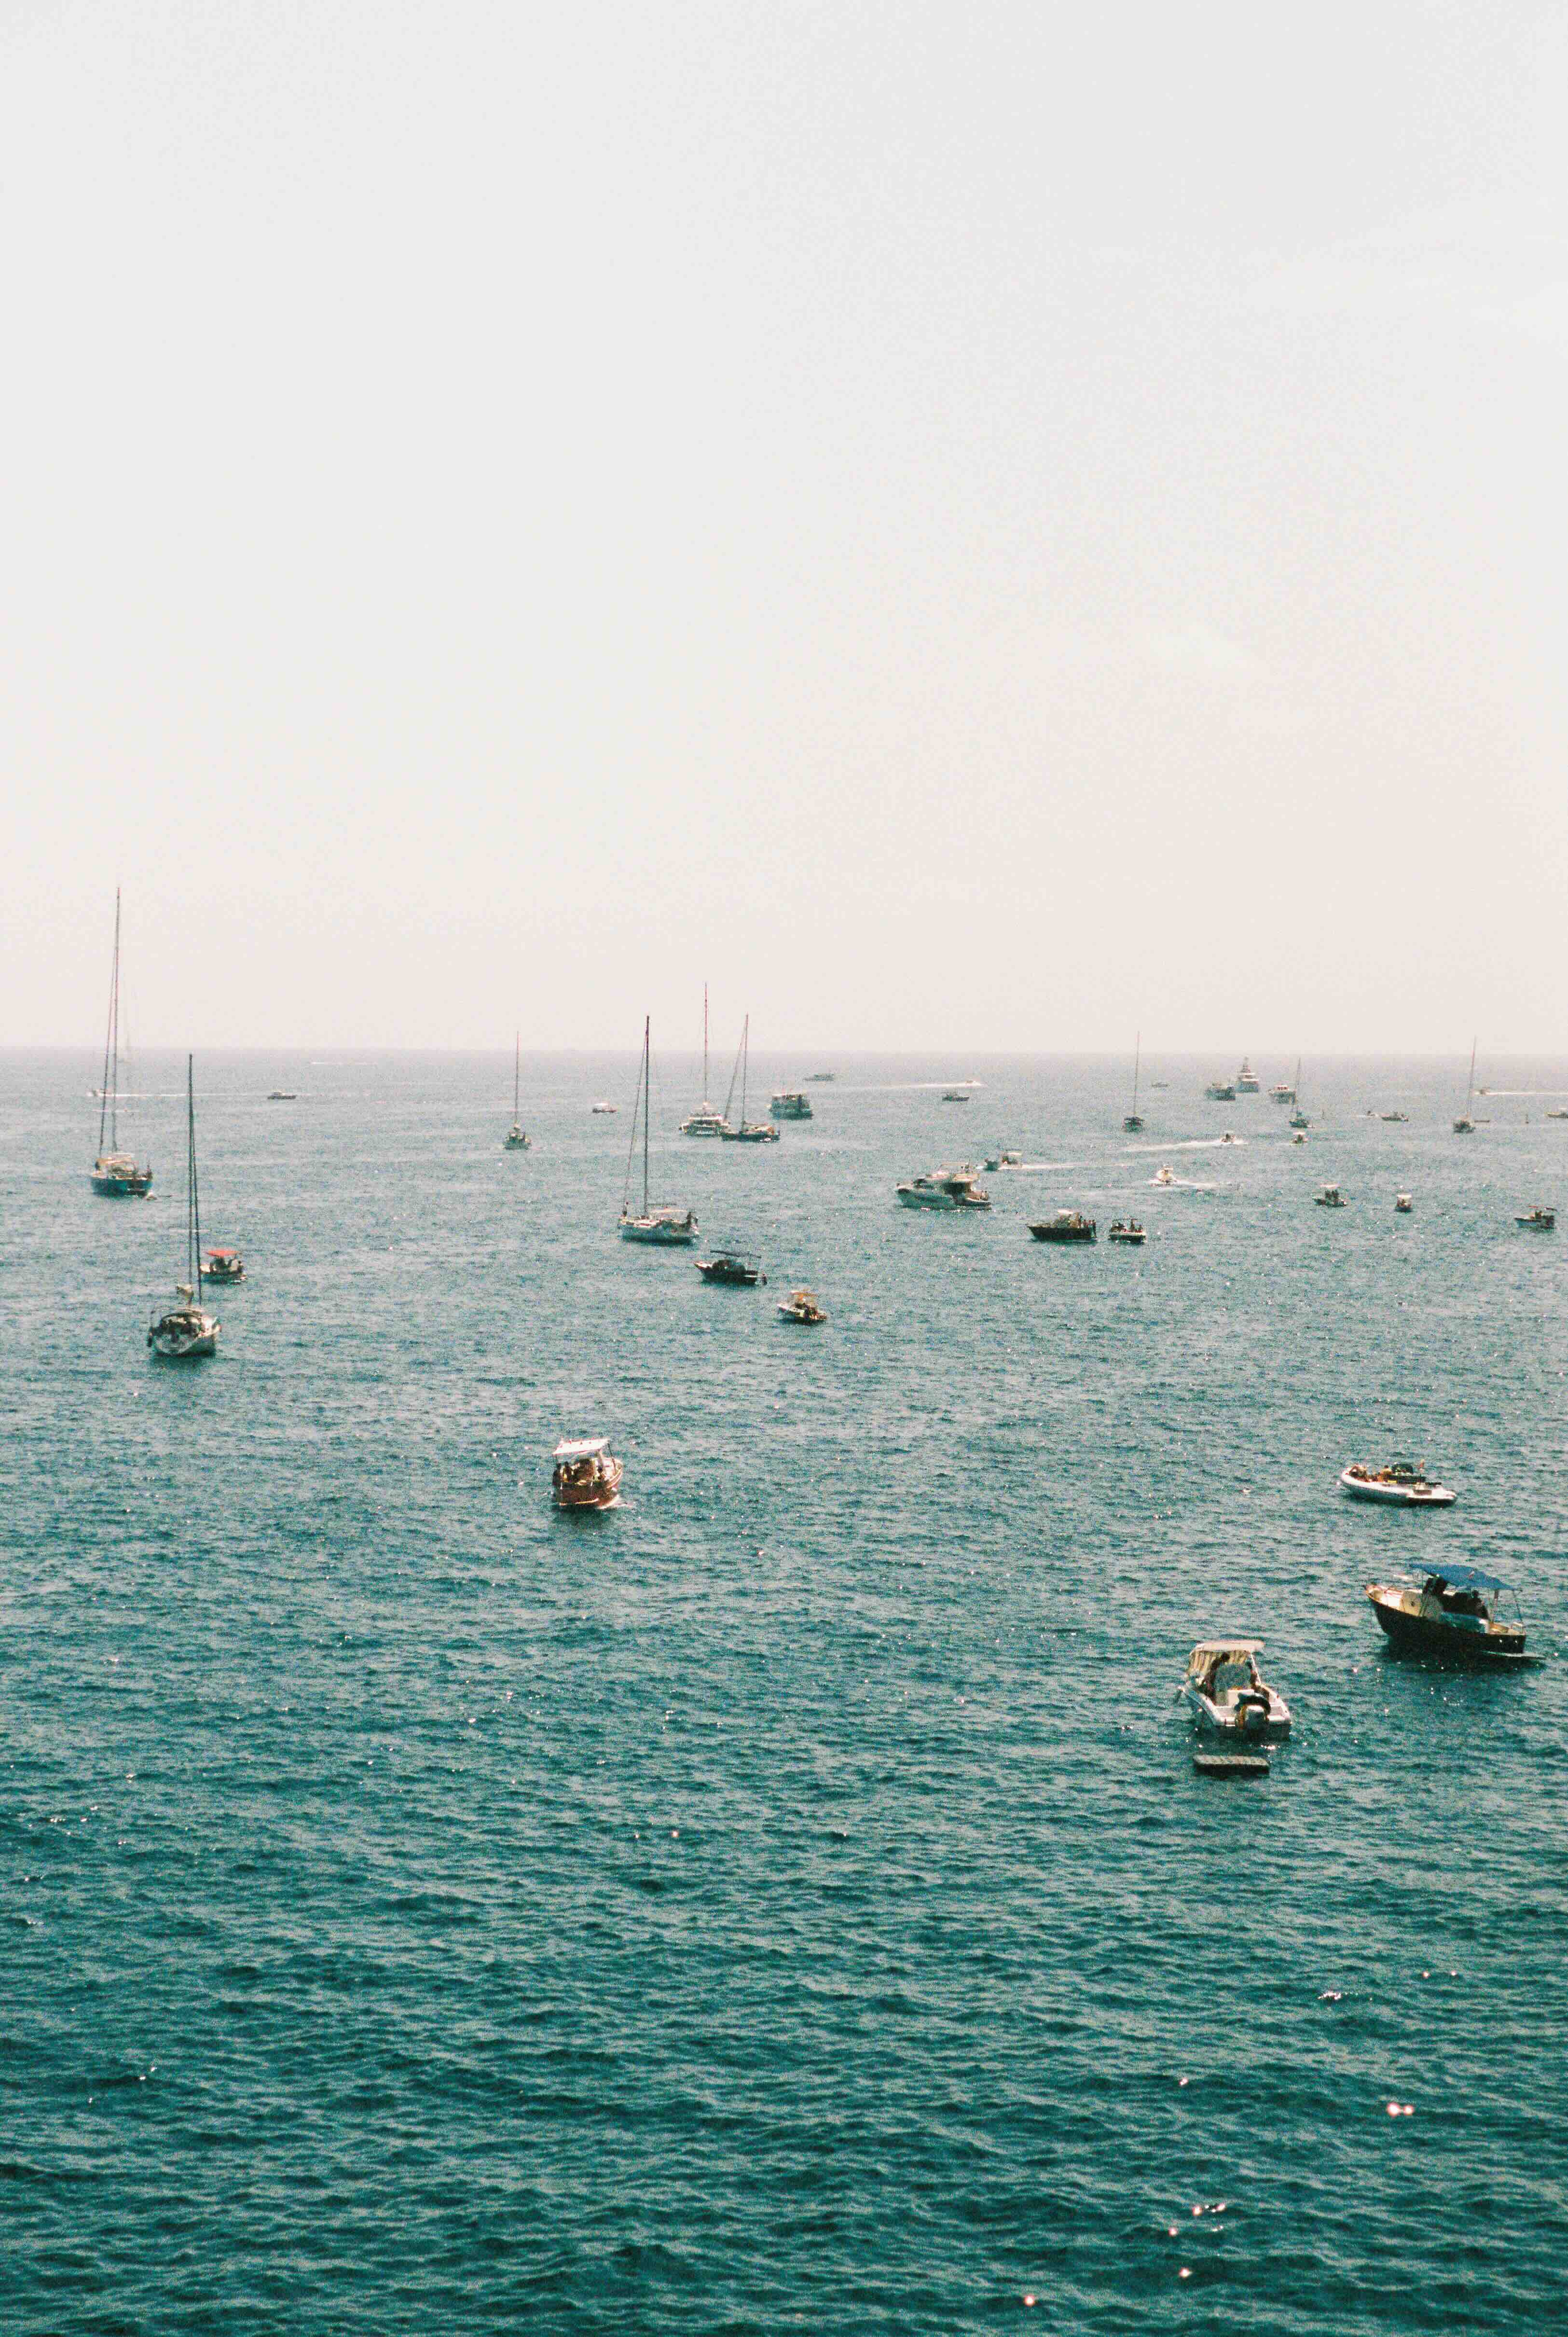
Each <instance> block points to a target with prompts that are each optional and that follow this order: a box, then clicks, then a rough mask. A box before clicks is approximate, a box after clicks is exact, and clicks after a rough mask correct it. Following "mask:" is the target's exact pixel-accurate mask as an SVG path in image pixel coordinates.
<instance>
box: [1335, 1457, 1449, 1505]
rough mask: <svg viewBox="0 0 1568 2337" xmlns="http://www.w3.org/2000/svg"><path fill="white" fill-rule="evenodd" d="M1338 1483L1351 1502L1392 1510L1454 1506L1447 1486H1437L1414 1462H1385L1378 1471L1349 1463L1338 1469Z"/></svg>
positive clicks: (1366, 1462)
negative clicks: (1383, 1505) (1377, 1504)
mask: <svg viewBox="0 0 1568 2337" xmlns="http://www.w3.org/2000/svg"><path fill="white" fill-rule="evenodd" d="M1339 1482H1340V1484H1341V1485H1342V1486H1343V1488H1344V1490H1345V1491H1346V1492H1347V1493H1349V1496H1350V1498H1351V1500H1352V1501H1382V1502H1384V1503H1386V1504H1388V1505H1389V1506H1391V1507H1393V1508H1395V1509H1402V1510H1446V1509H1451V1508H1452V1507H1453V1503H1454V1496H1453V1494H1452V1493H1451V1492H1450V1491H1448V1488H1447V1486H1446V1485H1439V1484H1437V1482H1436V1481H1435V1480H1434V1479H1432V1478H1431V1477H1428V1476H1427V1472H1426V1471H1425V1469H1421V1468H1417V1465H1416V1463H1415V1462H1414V1461H1388V1462H1384V1463H1383V1465H1382V1466H1381V1467H1380V1468H1375V1467H1374V1466H1373V1465H1372V1463H1371V1462H1368V1461H1352V1462H1351V1463H1350V1465H1349V1468H1348V1469H1341V1470H1340V1472H1339Z"/></svg>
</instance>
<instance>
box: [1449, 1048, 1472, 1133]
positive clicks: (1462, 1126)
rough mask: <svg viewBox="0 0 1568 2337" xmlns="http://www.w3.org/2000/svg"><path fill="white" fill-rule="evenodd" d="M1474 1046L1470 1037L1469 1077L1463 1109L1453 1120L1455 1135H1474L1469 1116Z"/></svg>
mask: <svg viewBox="0 0 1568 2337" xmlns="http://www.w3.org/2000/svg"><path fill="white" fill-rule="evenodd" d="M1475 1046H1476V1041H1475V1040H1474V1039H1472V1040H1471V1041H1470V1078H1469V1082H1468V1084H1467V1085H1466V1090H1465V1109H1464V1110H1463V1111H1462V1112H1461V1113H1460V1115H1459V1117H1458V1119H1457V1120H1456V1121H1455V1122H1454V1133H1455V1135H1456V1136H1474V1135H1475V1121H1474V1120H1472V1119H1471V1117H1470V1106H1471V1104H1472V1103H1473V1102H1474V1101H1475Z"/></svg>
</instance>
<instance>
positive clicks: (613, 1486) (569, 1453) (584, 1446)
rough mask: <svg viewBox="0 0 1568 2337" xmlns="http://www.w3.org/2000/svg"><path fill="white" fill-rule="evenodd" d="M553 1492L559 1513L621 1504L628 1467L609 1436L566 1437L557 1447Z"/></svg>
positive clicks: (601, 1508) (553, 1455) (553, 1471)
mask: <svg viewBox="0 0 1568 2337" xmlns="http://www.w3.org/2000/svg"><path fill="white" fill-rule="evenodd" d="M551 1458H552V1460H553V1461H554V1462H555V1467H554V1469H553V1470H552V1472H551V1473H550V1493H551V1495H552V1497H553V1499H554V1501H555V1506H556V1508H557V1509H558V1510H613V1509H616V1508H618V1505H619V1502H620V1481H621V1478H622V1476H623V1475H624V1474H625V1465H624V1463H623V1462H620V1461H618V1460H617V1458H616V1456H615V1454H614V1453H613V1452H611V1451H610V1449H609V1437H608V1436H563V1437H562V1438H561V1440H560V1443H559V1444H558V1445H557V1446H556V1448H555V1451H554V1452H553V1454H552V1455H551Z"/></svg>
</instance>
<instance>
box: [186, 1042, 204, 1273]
mask: <svg viewBox="0 0 1568 2337" xmlns="http://www.w3.org/2000/svg"><path fill="white" fill-rule="evenodd" d="M185 1112H186V1139H185V1140H186V1147H187V1151H186V1169H187V1179H188V1188H187V1197H186V1210H185V1217H186V1233H187V1237H188V1238H189V1240H190V1287H191V1290H192V1292H193V1293H194V1295H195V1299H196V1304H197V1305H198V1306H200V1304H201V1197H200V1188H199V1186H198V1184H197V1181H196V1058H195V1056H194V1055H187V1056H186V1058H185Z"/></svg>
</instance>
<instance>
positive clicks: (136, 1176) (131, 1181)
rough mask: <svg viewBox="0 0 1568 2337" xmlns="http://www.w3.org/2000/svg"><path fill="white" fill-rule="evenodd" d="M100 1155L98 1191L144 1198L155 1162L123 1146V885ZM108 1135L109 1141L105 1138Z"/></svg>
mask: <svg viewBox="0 0 1568 2337" xmlns="http://www.w3.org/2000/svg"><path fill="white" fill-rule="evenodd" d="M98 1094H99V1104H98V1158H97V1159H96V1160H95V1161H94V1162H93V1168H92V1181H93V1191H94V1192H95V1193H103V1194H106V1195H107V1196H108V1197H109V1198H110V1199H111V1200H115V1201H123V1200H138V1201H139V1200H141V1198H143V1197H144V1195H145V1194H146V1193H147V1192H148V1190H149V1189H150V1188H151V1183H152V1164H151V1161H149V1163H148V1165H147V1167H146V1168H138V1167H137V1165H136V1155H135V1154H134V1153H133V1152H122V1151H121V1150H120V887H119V885H116V886H115V887H114V962H113V966H112V971H111V973H110V976H109V1027H108V1030H107V1031H106V1032H105V1033H104V1037H103V1085H102V1087H101V1088H100V1089H99V1090H98ZM105 1138H107V1139H108V1140H107V1142H105Z"/></svg>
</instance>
